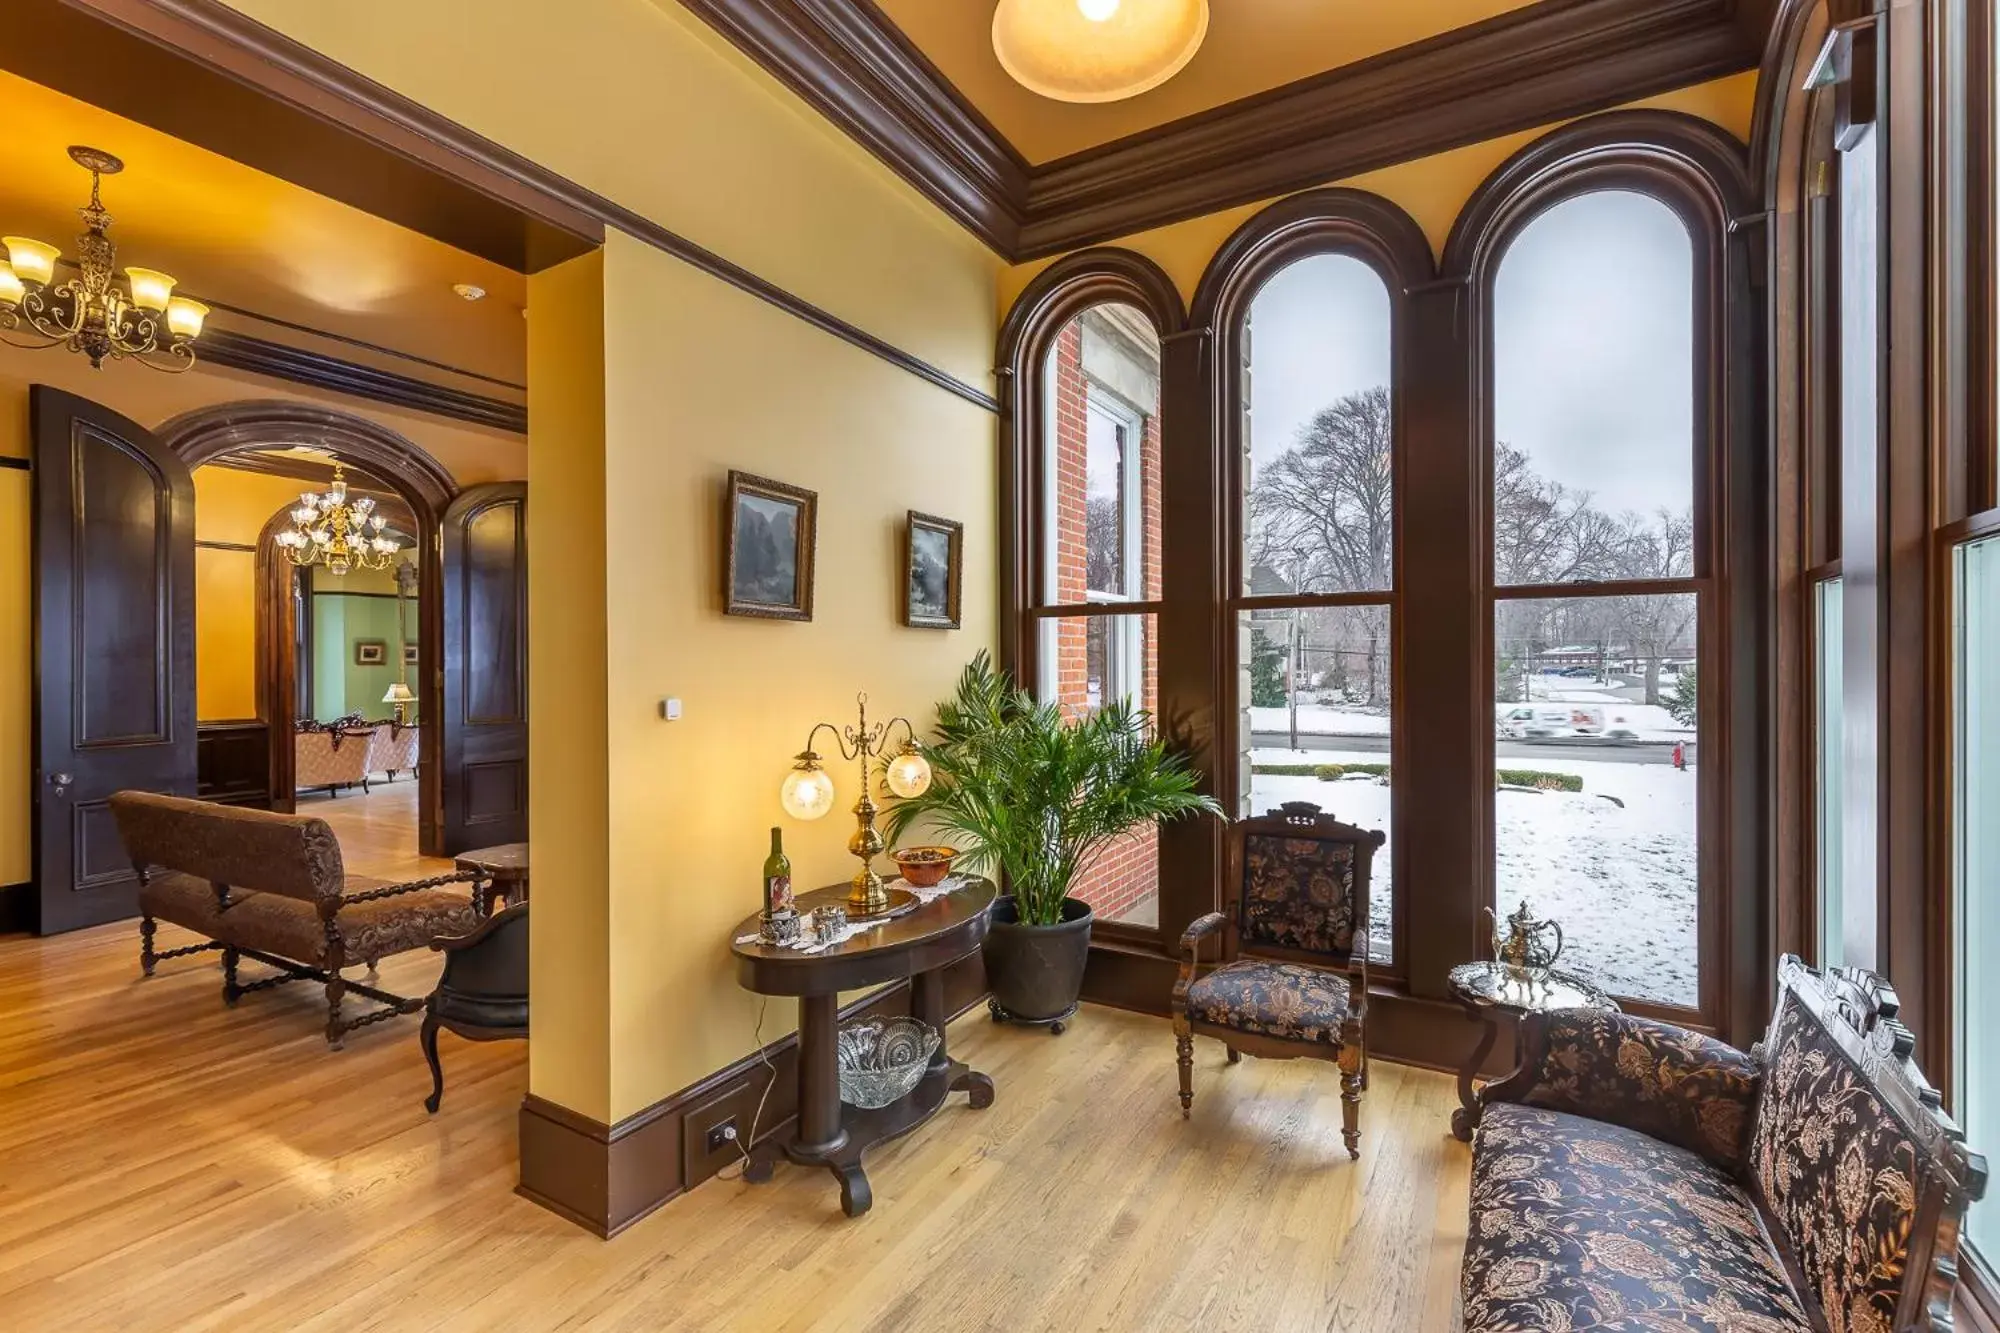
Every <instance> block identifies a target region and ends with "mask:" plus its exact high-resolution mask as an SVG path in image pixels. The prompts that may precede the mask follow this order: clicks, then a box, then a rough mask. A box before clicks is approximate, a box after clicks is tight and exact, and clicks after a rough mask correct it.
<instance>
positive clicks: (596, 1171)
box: [515, 953, 986, 1239]
mask: <svg viewBox="0 0 2000 1333" xmlns="http://www.w3.org/2000/svg"><path fill="white" fill-rule="evenodd" d="M985 996H986V970H985V966H984V964H983V962H982V961H981V959H980V956H979V955H978V954H976V953H975V954H972V955H971V956H969V957H967V958H963V959H961V960H959V961H958V962H957V963H954V964H953V965H952V966H951V967H950V968H948V969H946V972H945V1011H946V1012H947V1013H949V1014H950V1015H951V1016H952V1017H954V1018H955V1017H957V1016H958V1015H960V1014H962V1013H964V1012H966V1011H967V1010H969V1009H971V1008H972V1007H973V1006H975V1005H977V1004H978V1003H979V1002H980V1001H981V1000H983V999H984V998H985ZM909 1012H910V986H909V983H908V982H906V981H905V982H898V983H896V984H895V985H893V986H890V987H888V988H886V989H885V990H882V991H880V992H878V993H876V994H874V995H871V996H868V997H865V998H863V999H860V1000H856V1001H855V1002H854V1003H852V1004H850V1005H847V1006H845V1007H844V1008H842V1009H841V1011H840V1017H841V1019H842V1020H843V1021H845V1020H847V1019H850V1018H856V1017H859V1016H861V1015H863V1014H869V1015H882V1016H893V1015H900V1014H907V1013H909ZM767 1061H768V1067H767V1064H766V1062H767ZM766 1083H769V1084H770V1096H769V1098H768V1099H766V1100H765V1103H764V1107H763V1114H762V1115H761V1116H759V1115H758V1114H757V1103H758V1099H759V1098H760V1097H763V1096H764V1089H765V1085H766ZM797 1115H798V1035H797V1034H796V1033H790V1034H787V1035H786V1036H784V1037H782V1038H780V1039H779V1040H777V1041H774V1042H772V1043H771V1044H770V1045H768V1046H766V1047H764V1048H763V1050H762V1051H752V1052H751V1053H750V1054H748V1055H746V1056H744V1057H743V1058H742V1059H740V1060H737V1061H735V1062H734V1063H732V1064H729V1065H726V1066H724V1067H723V1068H721V1069H718V1070H716V1071H715V1072H714V1073H713V1074H710V1075H709V1076H708V1077H706V1078H704V1079H701V1080H700V1081H699V1082H696V1083H694V1084H691V1085H690V1086H688V1087H686V1088H683V1089H681V1090H680V1091H679V1092H676V1093H674V1094H673V1095H672V1096H670V1097H666V1098H664V1099H662V1100H660V1101H657V1102H655V1103H653V1104H652V1105H651V1106H648V1107H646V1108H645V1109H644V1110H642V1111H638V1112H636V1113H634V1114H632V1115H629V1116H627V1117H625V1118H624V1119H623V1120H620V1121H619V1122H618V1123H617V1124H615V1125H605V1124H603V1123H601V1122H599V1121H596V1120H592V1119H590V1118H589V1117H588V1116H581V1115H578V1114H577V1113H575V1112H574V1111H571V1110H569V1109H568V1108H566V1107H562V1106H558V1105H556V1104H555V1103H554V1102H550V1101H546V1100H544V1099H543V1098H540V1097H536V1096H534V1095H533V1094H532V1093H531V1094H529V1095H528V1097H527V1098H526V1099H524V1100H523V1101H522V1103H521V1183H520V1185H519V1186H518V1188H517V1189H516V1191H515V1192H516V1193H518V1194H519V1195H520V1196H521V1197H522V1198H524V1199H528V1200H530V1201H532V1202H534V1203H538V1204H540V1205H541V1206H542V1207H544V1208H546V1209H548V1210H549V1211H550V1212H552V1213H555V1214H556V1215H557V1216H559V1217H563V1218H567V1219H568V1220H569V1221H572V1222H574V1223H576V1224H577V1225H578V1226H580V1227H583V1228H584V1229H585V1230H587V1231H590V1232H592V1233H593V1234H595V1235H598V1236H602V1237H604V1238H606V1239H609V1238H610V1237H612V1236H615V1235H617V1234H618V1233H619V1232H621V1231H623V1230H624V1229H625V1228H627V1227H629V1226H631V1225H632V1224H633V1223H634V1222H637V1221H639V1220H640V1219H641V1218H643V1217H645V1216H646V1215H647V1214H649V1213H651V1212H652V1211H653V1210H654V1209H656V1208H658V1207H660V1206H661V1205H662V1204H664V1203H667V1202H668V1201H669V1200H671V1199H674V1198H676V1197H678V1196H679V1195H681V1194H684V1193H686V1192H687V1191H688V1190H691V1189H693V1188H694V1187H695V1186H696V1185H699V1184H701V1183H702V1181H704V1180H707V1179H708V1178H709V1177H710V1176H712V1175H714V1174H715V1173H716V1172H717V1171H719V1170H721V1169H722V1168H723V1167H725V1166H727V1165H729V1164H730V1163H731V1162H734V1161H736V1160H737V1157H738V1154H737V1152H736V1149H735V1148H734V1147H733V1146H729V1145H725V1146H724V1147H723V1148H721V1149H720V1150H718V1151H715V1152H710V1151H708V1149H707V1144H706V1140H707V1137H708V1131H709V1129H710V1128H712V1127H714V1126H716V1125H719V1124H721V1123H722V1122H724V1121H726V1120H731V1119H733V1120H735V1122H736V1124H737V1126H738V1132H739V1133H740V1134H742V1135H743V1136H745V1137H746V1138H747V1137H750V1136H751V1134H752V1129H751V1122H752V1120H753V1119H755V1121H756V1127H755V1131H754V1134H755V1140H754V1141H755V1142H758V1143H761V1142H763V1141H764V1140H766V1139H768V1138H770V1137H772V1136H773V1135H775V1134H780V1133H783V1132H785V1131H787V1130H788V1129H789V1128H790V1126H791V1122H792V1120H793V1119H794V1118H795V1117H796V1116H797Z"/></svg>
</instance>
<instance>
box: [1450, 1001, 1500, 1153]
mask: <svg viewBox="0 0 2000 1333" xmlns="http://www.w3.org/2000/svg"><path fill="white" fill-rule="evenodd" d="M1468 1016H1469V1017H1471V1018H1474V1019H1476V1020H1478V1021H1480V1022H1481V1023H1482V1024H1483V1026H1484V1031H1482V1032H1481V1033H1480V1034H1479V1045H1478V1046H1477V1047H1475V1048H1474V1049H1473V1052H1472V1058H1471V1059H1470V1060H1467V1061H1466V1062H1465V1064H1464V1066H1463V1067H1461V1068H1460V1069H1459V1071H1458V1109H1457V1110H1456V1111H1453V1112H1452V1113H1451V1136H1452V1137H1453V1138H1455V1139H1457V1140H1458V1141H1459V1142H1460V1143H1470V1142H1472V1131H1473V1130H1475V1129H1477V1128H1478V1127H1479V1115H1480V1111H1481V1109H1482V1108H1481V1107H1480V1104H1479V1094H1478V1092H1477V1091H1476V1090H1475V1089H1474V1088H1473V1086H1472V1080H1473V1079H1475V1078H1477V1077H1478V1076H1479V1071H1480V1070H1481V1069H1484V1068H1485V1067H1486V1057H1487V1056H1489V1055H1491V1054H1493V1045H1494V1043H1495V1042H1497V1041H1498V1040H1499V1039H1500V1025H1499V1024H1498V1023H1496V1022H1494V1021H1493V1017H1492V1015H1491V1014H1471V1015H1468Z"/></svg>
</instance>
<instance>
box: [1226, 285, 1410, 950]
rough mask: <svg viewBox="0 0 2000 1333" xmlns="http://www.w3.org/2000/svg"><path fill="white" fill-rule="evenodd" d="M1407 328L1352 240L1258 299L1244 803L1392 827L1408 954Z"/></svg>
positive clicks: (1244, 807) (1390, 890)
mask: <svg viewBox="0 0 2000 1333" xmlns="http://www.w3.org/2000/svg"><path fill="white" fill-rule="evenodd" d="M1391 337H1392V330H1391V313H1390V307H1389V293H1388V289H1387V288H1386V287H1384V286H1383V283H1382V279H1381V278H1380V276H1378V275H1377V274H1376V272H1375V270H1374V269H1372V268H1370V267H1369V266H1368V265H1366V264H1364V263H1362V262H1361V261H1359V260H1357V259H1352V258H1349V257H1347V256H1345V255H1313V256H1310V257H1308V258H1305V259H1301V260H1298V261H1296V262H1295V263H1292V264H1290V265H1288V266H1287V267H1285V268H1284V269H1282V270H1280V271H1279V272H1278V273H1277V274H1275V275H1274V276H1272V277H1271V279H1270V280H1269V281H1267V282H1266V283H1265V284H1264V285H1263V287H1262V288H1261V289H1259V291H1258V293H1257V296H1256V297H1255V299H1254V300H1253V301H1252V302H1251V304H1250V311H1249V317H1248V322H1247V325H1246V328H1245V331H1244V338H1243V344H1244V346H1245V349H1246V351H1245V361H1244V365H1243V368H1242V369H1243V384H1244V423H1243V424H1244V429H1243V458H1242V476H1243V493H1242V496H1241V497H1240V499H1241V503H1242V532H1243V545H1242V550H1241V553H1240V560H1241V578H1242V584H1241V587H1240V590H1239V591H1240V595H1239V600H1238V607H1237V697H1238V700H1239V704H1240V709H1241V711H1240V718H1239V726H1240V741H1241V755H1240V762H1239V765H1238V771H1239V773H1240V775H1241V784H1240V787H1239V790H1238V793H1237V795H1238V812H1239V813H1240V814H1243V815H1246V816H1248V815H1261V814H1264V813H1266V812H1268V811H1270V810H1273V809H1275V808H1276V807H1277V806H1279V805H1281V804H1283V803H1285V802H1287V801H1310V802H1311V803H1312V804H1314V805H1317V806H1319V807H1320V808H1321V809H1323V810H1325V811H1327V812H1329V813H1331V814H1332V815H1334V816H1335V817H1336V818H1339V819H1341V820H1344V821H1346V822H1347V823H1350V824H1357V825H1360V826H1361V827H1363V828H1371V829H1380V830H1382V831H1383V832H1384V833H1386V834H1390V835H1391V841H1390V843H1388V844H1387V845H1385V846H1384V847H1383V848H1382V849H1381V850H1379V851H1377V852H1376V854H1375V860H1374V871H1373V876H1372V882H1373V892H1372V895H1371V900H1370V914H1371V921H1370V929H1369V947H1370V952H1371V955H1372V956H1373V958H1374V959H1375V960H1376V961H1378V962H1389V961H1391V960H1392V958H1393V956H1394V941H1393V940H1392V938H1391V923H1392V921H1393V911H1392V904H1393V902H1394V893H1395V876H1394V874H1393V871H1392V868H1391V862H1392V860H1393V854H1392V850H1391V849H1392V848H1393V846H1394V838H1393V834H1394V830H1393V828H1392V820H1391V806H1390V787H1389V783H1390V778H1391V772H1390V766H1389V757H1390V756H1389V751H1390V743H1391V730H1392V712H1393V710H1392V707H1391V705H1392V699H1391V694H1390V681H1391V678H1392V675H1393V672H1392V669H1391V662H1390V640H1391V636H1392V629H1393V625H1394V617H1395V586H1396V561H1395V550H1396V547H1395V516H1396V515H1395V498H1396V493H1395V483H1396V478H1395V465H1394V454H1395V450H1394V432H1393V421H1392V419H1391V412H1390V406H1391V402H1392V401H1393V400H1392V397H1391V393H1390V371H1391V347H1392V343H1391ZM1329 603H1335V604H1329Z"/></svg>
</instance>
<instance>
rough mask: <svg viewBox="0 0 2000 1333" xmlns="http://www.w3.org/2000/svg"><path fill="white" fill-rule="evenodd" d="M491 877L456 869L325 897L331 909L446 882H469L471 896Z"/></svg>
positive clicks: (373, 900)
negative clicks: (330, 904) (424, 877)
mask: <svg viewBox="0 0 2000 1333" xmlns="http://www.w3.org/2000/svg"><path fill="white" fill-rule="evenodd" d="M492 880H493V877H492V876H491V875H489V874H487V873H486V872H485V871H483V870H456V871H453V872H452V873H451V874H449V875H433V876H432V877H431V878H429V879H413V880H411V881H410V882H409V883H407V884H385V885H383V886H382V887H381V888H379V889H357V890H355V891H354V892H353V893H343V894H340V895H339V896H338V897H335V898H330V899H326V900H325V901H328V902H331V903H332V904H333V910H334V911H339V910H340V909H341V908H343V907H352V906H353V905H354V904H356V903H372V902H375V901H376V900H377V899H381V898H393V897H395V896H396V895H397V894H399V893H415V892H416V891H417V890H418V889H436V888H441V887H443V886H444V885H446V884H471V885H473V886H474V888H473V898H474V899H475V901H476V900H478V899H479V898H480V896H481V894H480V886H483V885H486V884H490V883H491V882H492Z"/></svg>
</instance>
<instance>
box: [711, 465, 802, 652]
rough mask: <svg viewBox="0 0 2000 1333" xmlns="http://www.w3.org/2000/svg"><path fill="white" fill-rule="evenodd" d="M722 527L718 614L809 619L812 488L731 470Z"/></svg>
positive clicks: (769, 618)
mask: <svg viewBox="0 0 2000 1333" xmlns="http://www.w3.org/2000/svg"><path fill="white" fill-rule="evenodd" d="M722 531H723V538H722V610H723V614H725V615H731V616H755V617H757V618H760V619H763V620H811V619H812V618H813V554H814V550H815V543H816V541H817V538H818V531H819V495H818V493H817V492H814V491H809V490H805V489H804V488H802V487H798V486H788V485H786V484H785V483H784V482H782V481H772V480H771V479H770V478H769V477H759V476H754V475H752V474H751V473H748V472H737V471H734V470H732V471H731V472H730V474H729V485H728V488H727V492H726V494H725V496H724V500H723V517H722Z"/></svg>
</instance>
